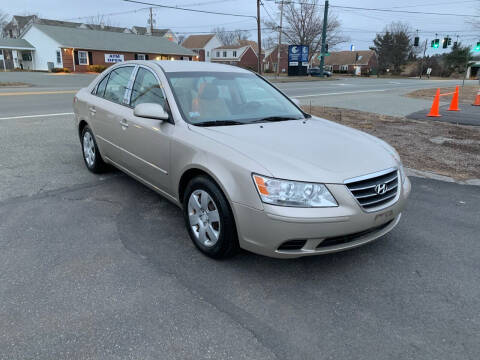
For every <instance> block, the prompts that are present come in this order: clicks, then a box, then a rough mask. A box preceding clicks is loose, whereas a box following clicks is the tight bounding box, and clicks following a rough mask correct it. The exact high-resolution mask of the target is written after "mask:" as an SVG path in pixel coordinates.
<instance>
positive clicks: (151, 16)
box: [150, 8, 153, 35]
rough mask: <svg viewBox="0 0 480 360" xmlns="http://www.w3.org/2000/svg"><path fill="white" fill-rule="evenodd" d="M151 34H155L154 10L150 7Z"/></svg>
mask: <svg viewBox="0 0 480 360" xmlns="http://www.w3.org/2000/svg"><path fill="white" fill-rule="evenodd" d="M150 35H153V10H152V8H150Z"/></svg>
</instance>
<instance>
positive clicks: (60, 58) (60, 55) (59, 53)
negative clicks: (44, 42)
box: [57, 50, 62, 64]
mask: <svg viewBox="0 0 480 360" xmlns="http://www.w3.org/2000/svg"><path fill="white" fill-rule="evenodd" d="M61 63H62V53H61V52H60V50H57V64H61Z"/></svg>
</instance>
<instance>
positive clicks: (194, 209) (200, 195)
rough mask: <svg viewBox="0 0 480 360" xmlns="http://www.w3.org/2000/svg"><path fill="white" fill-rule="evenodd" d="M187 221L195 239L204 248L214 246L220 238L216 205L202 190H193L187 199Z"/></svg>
mask: <svg viewBox="0 0 480 360" xmlns="http://www.w3.org/2000/svg"><path fill="white" fill-rule="evenodd" d="M188 220H189V222H190V227H191V229H192V232H193V234H194V235H195V237H196V239H197V240H198V241H199V242H200V243H201V244H202V245H204V246H206V247H212V246H214V245H215V244H216V243H217V242H218V239H219V237H220V226H221V224H220V215H219V212H218V207H217V204H215V201H213V199H212V197H211V196H210V195H209V194H208V193H207V192H206V191H204V190H195V191H193V192H192V193H191V194H190V198H189V199H188Z"/></svg>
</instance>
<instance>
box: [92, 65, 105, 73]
mask: <svg viewBox="0 0 480 360" xmlns="http://www.w3.org/2000/svg"><path fill="white" fill-rule="evenodd" d="M106 68H107V67H106V66H105V65H89V66H88V71H91V72H96V73H101V72H103V71H104V70H105V69H106Z"/></svg>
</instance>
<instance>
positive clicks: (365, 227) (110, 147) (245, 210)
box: [74, 61, 410, 258]
mask: <svg viewBox="0 0 480 360" xmlns="http://www.w3.org/2000/svg"><path fill="white" fill-rule="evenodd" d="M74 113H75V123H76V126H77V129H78V134H79V137H80V141H81V145H82V150H83V156H84V160H85V164H86V166H87V168H88V169H89V170H90V171H92V172H94V173H97V172H101V171H102V170H103V169H104V168H105V164H106V163H108V164H112V165H114V166H116V167H117V168H119V169H120V170H122V171H124V172H125V173H127V174H129V175H131V176H132V177H134V178H135V179H137V180H139V181H141V182H142V183H144V184H145V185H147V186H148V187H150V188H152V189H153V190H155V191H156V192H158V193H160V194H162V195H163V196H164V197H165V198H167V199H168V200H170V201H172V202H173V203H174V204H176V205H178V206H179V207H180V208H182V209H183V214H184V218H185V225H186V227H187V229H188V232H189V235H190V237H191V239H192V241H193V243H194V244H195V246H197V248H198V249H200V251H202V252H203V253H205V254H206V255H208V256H211V257H214V258H221V257H225V256H229V255H232V254H233V253H235V251H236V250H237V249H238V248H239V247H241V248H244V249H246V250H250V251H252V252H255V253H258V254H263V255H267V256H274V257H280V258H293V257H299V256H305V255H315V254H324V253H330V252H335V251H340V250H345V249H349V248H353V247H356V246H359V245H363V244H366V243H368V242H370V241H372V240H374V239H376V238H378V237H380V236H382V235H384V234H386V233H387V232H389V231H390V230H392V229H393V228H394V227H395V226H396V225H397V223H398V222H399V220H400V217H401V212H402V210H403V208H404V206H405V202H406V199H407V197H408V195H409V193H410V182H409V180H408V178H407V177H406V176H405V173H404V171H403V167H402V163H401V161H400V158H399V155H398V154H397V152H396V151H395V150H394V149H393V148H392V147H390V146H389V145H388V144H386V143H385V142H383V141H382V140H379V139H377V138H375V137H373V136H371V135H368V134H365V133H362V132H360V131H357V130H354V129H351V128H348V127H345V126H342V125H339V124H336V123H333V122H330V121H327V120H324V119H320V118H316V117H313V116H311V115H309V114H307V113H305V112H304V111H302V110H301V109H300V108H299V107H298V106H297V105H296V104H295V103H294V102H293V101H292V100H291V99H289V98H288V97H287V96H286V95H284V94H283V93H282V92H281V91H279V90H278V89H277V88H276V87H274V86H273V85H272V84H270V83H269V82H267V81H266V80H264V79H263V78H262V77H260V76H258V75H256V74H255V73H252V72H250V71H247V70H244V69H241V68H238V67H234V66H229V65H220V64H212V63H202V62H186V61H127V62H123V63H121V64H117V65H115V66H113V67H111V68H109V69H108V70H106V71H105V72H104V73H103V74H101V75H100V76H99V77H98V78H97V79H96V80H95V81H93V83H92V84H91V85H90V86H88V87H86V88H84V89H81V90H80V91H79V92H78V93H77V94H76V96H75V99H74Z"/></svg>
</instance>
